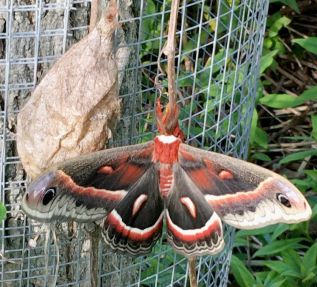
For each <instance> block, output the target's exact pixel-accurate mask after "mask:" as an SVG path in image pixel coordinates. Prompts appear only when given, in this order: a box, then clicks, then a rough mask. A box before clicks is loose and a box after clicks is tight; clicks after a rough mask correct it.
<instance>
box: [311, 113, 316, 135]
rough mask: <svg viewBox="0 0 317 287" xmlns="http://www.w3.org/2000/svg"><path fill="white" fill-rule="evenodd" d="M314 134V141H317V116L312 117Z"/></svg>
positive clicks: (312, 133)
mask: <svg viewBox="0 0 317 287" xmlns="http://www.w3.org/2000/svg"><path fill="white" fill-rule="evenodd" d="M311 124H312V127H313V129H312V132H311V136H312V138H313V139H315V140H317V114H316V115H312V116H311Z"/></svg>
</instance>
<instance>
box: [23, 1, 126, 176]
mask: <svg viewBox="0 0 317 287" xmlns="http://www.w3.org/2000/svg"><path fill="white" fill-rule="evenodd" d="M116 16H117V8H116V6H115V4H114V3H112V4H110V6H109V7H108V8H107V9H106V11H105V13H104V14H103V15H102V17H101V20H100V21H99V22H98V23H97V26H96V27H95V28H94V29H93V30H92V31H91V33H89V34H88V35H87V36H86V37H85V38H83V39H82V40H81V41H80V42H78V43H77V44H75V45H73V46H72V47H71V48H70V49H69V50H68V51H67V52H66V53H65V54H64V55H63V56H62V57H61V58H60V59H59V60H58V61H57V62H56V63H55V64H54V65H53V67H52V68H51V69H50V71H49V72H48V73H47V74H46V76H45V77H44V78H43V80H42V81H41V82H40V84H39V85H38V86H37V87H36V89H35V90H34V92H33V93H32V96H31V98H30V100H29V101H28V102H27V104H26V105H25V106H24V107H23V109H22V110H21V112H20V113H19V115H18V124H17V148H18V152H19V156H20V158H21V161H22V164H23V167H24V169H25V170H26V172H27V173H28V175H29V176H31V177H32V178H34V177H36V176H37V175H39V174H40V173H41V172H43V171H44V170H45V169H46V168H47V167H49V166H50V165H52V164H55V163H57V162H61V161H64V160H65V159H68V158H72V157H75V156H78V155H80V154H85V153H89V152H92V151H96V150H100V149H102V148H104V145H105V141H106V140H107V139H108V138H109V137H110V136H111V130H110V129H111V128H113V127H114V125H115V122H116V120H117V119H118V117H119V114H120V101H119V99H118V69H117V63H116V60H115V56H114V54H113V52H112V50H113V41H112V35H113V32H114V31H115V29H116V27H118V23H117V20H116Z"/></svg>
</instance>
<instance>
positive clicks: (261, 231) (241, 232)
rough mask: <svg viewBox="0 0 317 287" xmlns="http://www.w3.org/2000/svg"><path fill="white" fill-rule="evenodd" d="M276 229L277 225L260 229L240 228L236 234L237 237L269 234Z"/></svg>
mask: <svg viewBox="0 0 317 287" xmlns="http://www.w3.org/2000/svg"><path fill="white" fill-rule="evenodd" d="M275 229H276V225H269V226H266V227H262V228H258V229H245V230H239V231H238V232H237V234H236V237H237V238H238V237H242V236H250V235H261V234H269V233H272V232H274V230H275Z"/></svg>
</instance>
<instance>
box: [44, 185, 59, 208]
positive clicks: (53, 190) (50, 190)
mask: <svg viewBox="0 0 317 287" xmlns="http://www.w3.org/2000/svg"><path fill="white" fill-rule="evenodd" d="M55 194H56V188H55V187H50V188H48V189H46V191H45V194H44V197H43V200H42V203H43V205H47V204H49V203H50V202H51V200H52V199H53V198H54V196H55Z"/></svg>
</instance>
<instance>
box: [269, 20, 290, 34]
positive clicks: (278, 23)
mask: <svg viewBox="0 0 317 287" xmlns="http://www.w3.org/2000/svg"><path fill="white" fill-rule="evenodd" d="M289 23H291V20H290V19H289V18H287V17H286V16H282V17H280V18H278V19H277V20H276V21H275V22H274V23H273V25H272V26H271V28H270V29H269V37H271V38H272V37H275V36H277V34H278V32H279V31H280V30H281V29H282V28H283V27H287V26H288V25H289Z"/></svg>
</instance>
